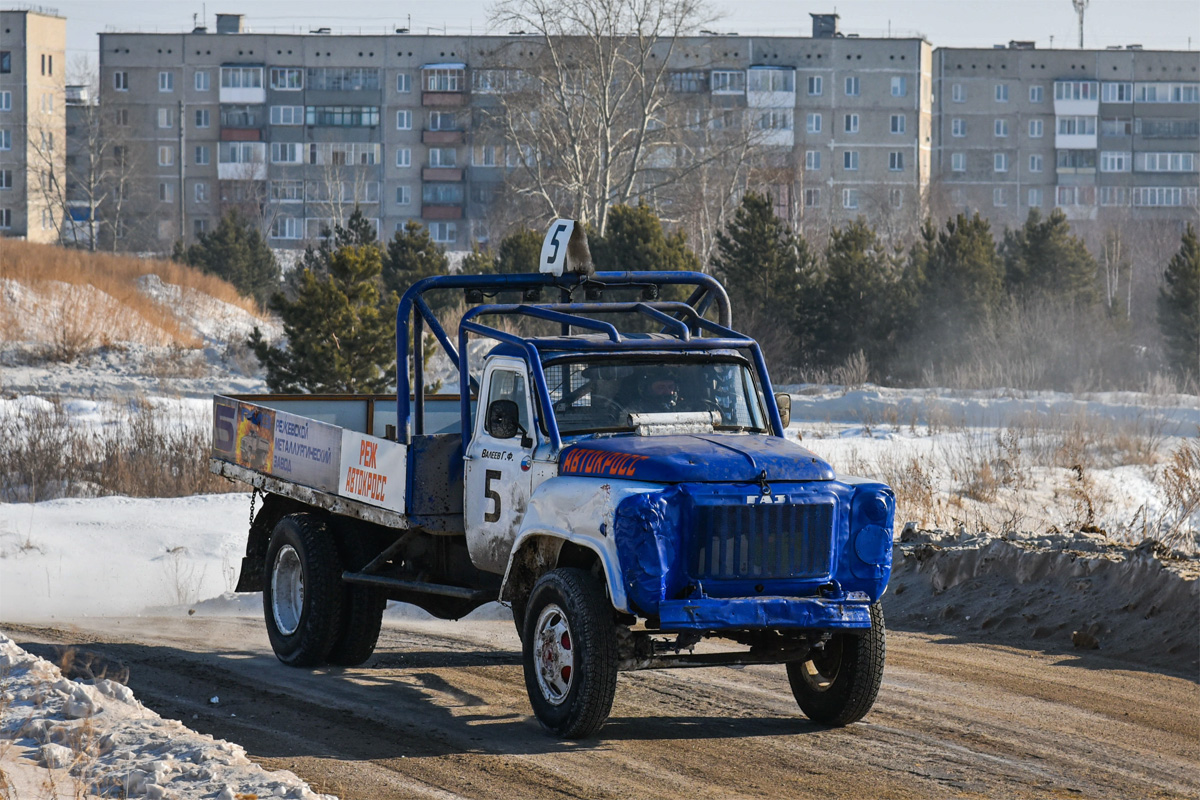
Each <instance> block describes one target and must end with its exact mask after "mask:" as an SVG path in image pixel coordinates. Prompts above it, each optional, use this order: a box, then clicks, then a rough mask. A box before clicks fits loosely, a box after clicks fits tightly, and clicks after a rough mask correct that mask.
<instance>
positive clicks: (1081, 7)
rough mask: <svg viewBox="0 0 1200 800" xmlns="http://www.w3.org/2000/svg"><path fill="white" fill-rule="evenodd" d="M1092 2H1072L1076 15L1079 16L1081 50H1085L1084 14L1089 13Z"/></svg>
mask: <svg viewBox="0 0 1200 800" xmlns="http://www.w3.org/2000/svg"><path fill="white" fill-rule="evenodd" d="M1089 2H1091V0H1071V5H1073V6H1075V13H1076V14H1078V15H1079V49H1080V50H1082V49H1083V12H1085V11H1087V7H1088V3H1089Z"/></svg>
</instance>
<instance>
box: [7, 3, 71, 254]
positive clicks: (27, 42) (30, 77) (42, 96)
mask: <svg viewBox="0 0 1200 800" xmlns="http://www.w3.org/2000/svg"><path fill="white" fill-rule="evenodd" d="M66 41H67V25H66V20H65V19H64V18H62V17H59V16H56V15H55V14H53V13H51V12H49V11H34V10H23V11H0V236H15V237H21V238H26V239H29V240H30V241H36V242H56V241H58V239H59V230H60V227H61V223H62V219H61V216H60V214H59V213H58V209H59V208H61V202H60V200H59V198H60V197H61V196H62V193H63V192H64V191H65V183H66V175H65V163H66V161H65V151H66V130H65V108H64V107H65V102H66V98H65V80H64V74H65V72H66Z"/></svg>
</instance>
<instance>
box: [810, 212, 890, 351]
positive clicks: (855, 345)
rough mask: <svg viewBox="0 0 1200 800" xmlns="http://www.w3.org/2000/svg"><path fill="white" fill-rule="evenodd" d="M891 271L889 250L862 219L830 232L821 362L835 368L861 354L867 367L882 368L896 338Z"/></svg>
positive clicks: (827, 250)
mask: <svg viewBox="0 0 1200 800" xmlns="http://www.w3.org/2000/svg"><path fill="white" fill-rule="evenodd" d="M894 273H895V267H894V265H893V263H892V260H891V258H890V257H889V254H888V252H887V249H886V248H885V246H884V244H883V242H882V241H881V240H880V238H879V236H878V235H877V234H876V232H875V230H874V229H872V228H871V227H870V226H868V225H867V223H866V221H865V220H864V219H863V218H862V217H859V218H858V219H857V220H855V221H854V222H851V223H849V224H848V225H846V226H845V227H842V228H839V229H834V230H833V231H832V232H831V234H830V238H829V244H828V245H827V247H826V248H825V282H824V286H823V290H822V292H821V297H822V308H821V312H822V313H821V322H822V325H821V328H822V331H823V333H824V336H823V344H824V348H823V350H824V354H823V355H824V361H825V363H827V364H829V365H831V366H833V365H838V364H841V363H843V362H844V361H845V360H846V359H847V358H849V357H850V356H851V355H853V354H854V353H857V352H859V351H862V352H863V353H865V354H866V356H867V359H868V361H869V362H870V363H872V364H875V365H882V364H883V362H884V361H885V359H886V357H887V356H888V354H889V350H890V346H891V343H892V340H893V338H894V337H893V325H894V324H895V320H894V317H893V315H892V313H891V310H892V307H893V300H894V294H895V293H894V291H893V288H894V283H895V274H894Z"/></svg>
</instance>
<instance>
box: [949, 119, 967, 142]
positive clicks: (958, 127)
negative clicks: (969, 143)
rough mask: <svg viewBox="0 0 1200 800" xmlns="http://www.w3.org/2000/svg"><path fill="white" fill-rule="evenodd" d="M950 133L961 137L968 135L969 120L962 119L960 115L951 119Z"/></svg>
mask: <svg viewBox="0 0 1200 800" xmlns="http://www.w3.org/2000/svg"><path fill="white" fill-rule="evenodd" d="M950 135H951V136H956V137H958V138H960V139H961V138H962V137H964V136H966V135H967V121H966V120H965V119H960V118H958V117H955V118H954V119H952V120H950Z"/></svg>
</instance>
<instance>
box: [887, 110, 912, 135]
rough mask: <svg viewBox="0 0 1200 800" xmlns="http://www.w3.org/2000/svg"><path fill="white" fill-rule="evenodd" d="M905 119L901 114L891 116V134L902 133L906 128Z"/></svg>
mask: <svg viewBox="0 0 1200 800" xmlns="http://www.w3.org/2000/svg"><path fill="white" fill-rule="evenodd" d="M907 119H908V118H907V117H905V116H904V115H903V114H892V127H891V130H892V133H904V129H905V128H906V127H907Z"/></svg>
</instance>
